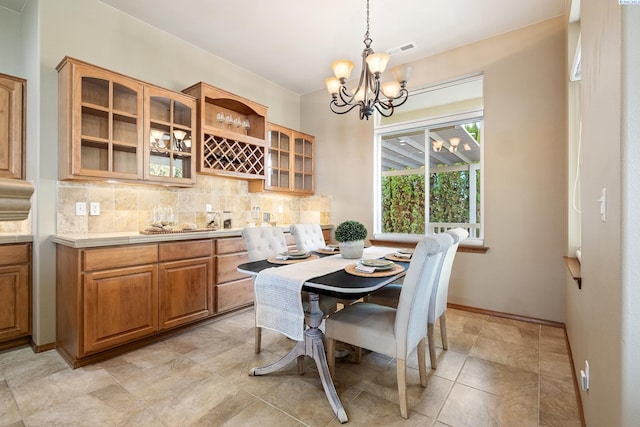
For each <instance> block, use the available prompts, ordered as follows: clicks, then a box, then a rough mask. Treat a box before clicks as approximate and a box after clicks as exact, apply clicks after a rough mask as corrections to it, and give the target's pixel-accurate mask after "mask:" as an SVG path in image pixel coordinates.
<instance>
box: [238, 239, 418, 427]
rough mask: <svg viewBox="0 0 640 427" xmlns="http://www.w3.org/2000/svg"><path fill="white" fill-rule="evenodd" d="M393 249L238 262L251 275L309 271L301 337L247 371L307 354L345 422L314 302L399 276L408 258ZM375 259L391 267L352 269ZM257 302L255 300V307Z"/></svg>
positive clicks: (259, 371) (271, 368) (267, 369)
mask: <svg viewBox="0 0 640 427" xmlns="http://www.w3.org/2000/svg"><path fill="white" fill-rule="evenodd" d="M396 251H397V248H391V247H380V246H370V247H368V248H365V249H364V254H363V256H362V258H361V259H344V258H342V256H341V255H340V254H334V255H330V254H329V255H328V254H327V253H321V252H318V253H314V256H311V257H309V258H308V260H305V259H301V260H294V262H291V263H286V262H283V261H281V260H277V259H275V258H274V257H271V258H269V259H266V260H260V261H253V262H247V263H244V264H240V265H239V266H238V267H237V270H238V271H239V272H241V273H245V274H249V275H252V276H258V275H259V274H260V273H261V272H263V271H265V270H266V269H271V268H277V269H278V272H277V273H278V274H279V276H280V277H286V276H287V272H288V271H291V273H292V274H294V272H295V274H298V277H300V276H299V272H300V270H301V268H302V269H303V270H304V269H308V270H309V272H310V273H309V275H310V277H307V276H303V277H305V279H304V283H303V284H302V287H301V289H302V290H303V291H306V294H307V295H308V299H309V304H308V308H307V309H306V310H305V312H304V323H305V324H306V326H307V327H306V328H305V329H304V335H303V338H302V339H301V340H299V341H297V343H296V345H295V346H294V347H293V348H292V349H291V351H290V352H289V353H288V354H286V355H285V356H283V357H282V358H281V359H279V360H277V361H276V362H274V363H271V364H269V365H266V366H261V367H254V368H252V369H251V370H250V372H249V375H251V376H258V375H266V374H269V373H271V372H275V371H277V370H279V369H282V368H284V367H285V366H287V365H288V364H289V363H291V362H292V361H294V360H296V359H297V358H298V357H300V356H308V357H311V358H312V359H313V360H314V361H315V364H316V366H317V369H318V373H319V375H320V380H321V382H322V386H323V388H324V391H325V394H326V396H327V399H328V401H329V404H330V405H331V408H332V409H333V412H334V413H335V415H336V417H337V418H338V420H339V421H340V423H346V422H348V418H347V414H346V412H345V410H344V407H343V405H342V402H341V401H340V398H339V397H338V394H337V392H336V389H335V386H334V384H333V380H332V378H331V375H330V373H329V368H328V365H327V358H326V355H325V349H324V343H323V338H324V333H323V332H322V330H321V329H320V325H321V323H322V319H323V316H324V313H323V312H322V310H321V309H320V305H319V303H318V301H319V299H320V298H321V297H322V296H325V295H326V296H331V297H336V298H340V299H345V300H357V299H360V298H363V297H365V296H367V295H369V294H370V293H371V292H374V291H376V290H378V289H380V288H382V287H383V286H385V285H387V284H389V283H391V282H394V281H396V280H398V279H400V278H401V277H403V276H404V275H405V274H406V270H407V268H408V266H409V262H410V259H408V258H404V257H403V258H398V257H395V256H394V253H395V254H397V253H396ZM397 255H399V254H397ZM378 258H387V259H391V260H392V261H393V262H394V264H393V270H392V271H387V272H384V271H383V272H368V273H367V272H361V271H356V270H355V269H354V266H356V265H358V264H359V263H361V262H362V261H363V260H371V259H378ZM287 269H289V270H287ZM294 269H295V270H294ZM257 304H258V303H257V302H256V306H257ZM301 325H302V324H301ZM301 327H302V326H301Z"/></svg>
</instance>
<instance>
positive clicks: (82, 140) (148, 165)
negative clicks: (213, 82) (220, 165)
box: [57, 57, 195, 186]
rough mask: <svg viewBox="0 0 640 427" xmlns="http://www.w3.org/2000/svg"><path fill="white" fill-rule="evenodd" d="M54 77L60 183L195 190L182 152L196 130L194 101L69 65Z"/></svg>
mask: <svg viewBox="0 0 640 427" xmlns="http://www.w3.org/2000/svg"><path fill="white" fill-rule="evenodd" d="M57 70H58V133H59V135H58V140H59V142H58V144H59V152H58V162H59V164H58V170H59V178H60V179H61V180H67V179H82V180H86V179H89V180H113V179H115V180H122V181H132V182H154V183H162V184H166V185H175V186H193V185H194V184H195V167H194V166H195V164H194V162H193V161H192V160H191V149H187V148H186V145H184V141H185V140H186V139H187V136H190V135H191V133H192V131H193V129H194V128H195V117H194V115H195V100H194V99H193V98H191V97H187V96H185V95H183V94H180V93H176V92H172V91H169V90H166V89H161V88H158V87H156V86H153V85H149V84H147V83H144V82H141V81H138V80H135V79H133V78H130V77H127V76H123V75H121V74H118V73H115V72H112V71H109V70H105V69H103V68H100V67H96V66H94V65H91V64H87V63H84V62H82V61H78V60H76V59H73V58H69V57H65V58H64V59H63V60H62V62H61V63H60V64H59V65H58V67H57ZM152 131H153V132H152ZM176 131H177V132H185V134H184V136H182V134H181V133H176ZM177 135H180V136H182V139H180V141H179V143H178V141H177V140H176V136H177ZM153 137H155V138H153ZM152 138H153V141H152Z"/></svg>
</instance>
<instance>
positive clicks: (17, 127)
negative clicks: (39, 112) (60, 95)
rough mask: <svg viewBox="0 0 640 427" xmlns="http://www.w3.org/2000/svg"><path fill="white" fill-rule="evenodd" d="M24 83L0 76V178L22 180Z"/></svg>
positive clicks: (15, 78)
mask: <svg viewBox="0 0 640 427" xmlns="http://www.w3.org/2000/svg"><path fill="white" fill-rule="evenodd" d="M25 86H26V82H25V81H24V80H22V79H19V78H17V77H11V76H7V75H4V74H0V177H3V178H17V179H24V116H25V114H24V111H25V104H24V94H25Z"/></svg>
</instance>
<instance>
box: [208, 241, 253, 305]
mask: <svg viewBox="0 0 640 427" xmlns="http://www.w3.org/2000/svg"><path fill="white" fill-rule="evenodd" d="M248 261H249V257H248V255H247V247H246V245H245V244H244V239H243V238H242V237H228V238H224V239H216V285H215V292H216V313H224V312H225V311H229V310H234V309H236V308H240V307H243V306H249V305H251V304H253V278H252V277H251V276H248V275H246V274H242V273H239V272H238V270H237V267H238V265H239V264H242V263H245V262H248Z"/></svg>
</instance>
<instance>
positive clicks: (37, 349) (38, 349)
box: [30, 341, 56, 353]
mask: <svg viewBox="0 0 640 427" xmlns="http://www.w3.org/2000/svg"><path fill="white" fill-rule="evenodd" d="M30 345H31V350H33V352H34V353H42V352H43V351H49V350H53V349H54V348H56V343H54V342H50V343H47V344H41V345H37V344H36V343H34V342H33V341H31V342H30Z"/></svg>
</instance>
